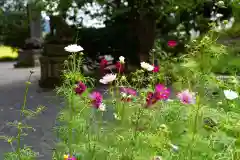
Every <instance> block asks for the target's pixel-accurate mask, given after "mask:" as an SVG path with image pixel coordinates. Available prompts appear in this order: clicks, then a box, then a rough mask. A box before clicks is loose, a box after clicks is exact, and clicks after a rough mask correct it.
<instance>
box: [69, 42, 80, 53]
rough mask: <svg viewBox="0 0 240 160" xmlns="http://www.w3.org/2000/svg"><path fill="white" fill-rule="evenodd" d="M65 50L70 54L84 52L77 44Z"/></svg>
mask: <svg viewBox="0 0 240 160" xmlns="http://www.w3.org/2000/svg"><path fill="white" fill-rule="evenodd" d="M64 50H65V51H67V52H70V53H76V52H81V51H83V48H82V47H81V46H79V45H77V44H71V45H68V46H67V47H64Z"/></svg>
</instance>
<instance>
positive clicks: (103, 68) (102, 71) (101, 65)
mask: <svg viewBox="0 0 240 160" xmlns="http://www.w3.org/2000/svg"><path fill="white" fill-rule="evenodd" d="M107 64H108V61H107V60H106V59H105V58H102V59H101V62H100V71H101V73H102V75H104V74H105V67H106V66H107Z"/></svg>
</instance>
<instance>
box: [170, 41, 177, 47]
mask: <svg viewBox="0 0 240 160" xmlns="http://www.w3.org/2000/svg"><path fill="white" fill-rule="evenodd" d="M176 45H177V42H176V41H174V40H170V41H168V46H169V47H175V46H176Z"/></svg>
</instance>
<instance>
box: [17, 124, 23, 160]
mask: <svg viewBox="0 0 240 160" xmlns="http://www.w3.org/2000/svg"><path fill="white" fill-rule="evenodd" d="M19 125H20V124H18V128H17V129H18V134H17V156H18V159H19V160H21V159H22V158H21V151H20V148H21V146H20V140H21V126H19Z"/></svg>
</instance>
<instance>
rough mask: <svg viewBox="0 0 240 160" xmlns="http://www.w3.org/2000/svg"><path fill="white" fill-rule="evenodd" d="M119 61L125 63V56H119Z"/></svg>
mask: <svg viewBox="0 0 240 160" xmlns="http://www.w3.org/2000/svg"><path fill="white" fill-rule="evenodd" d="M119 62H120V63H122V64H124V63H125V57H123V56H120V57H119Z"/></svg>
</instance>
